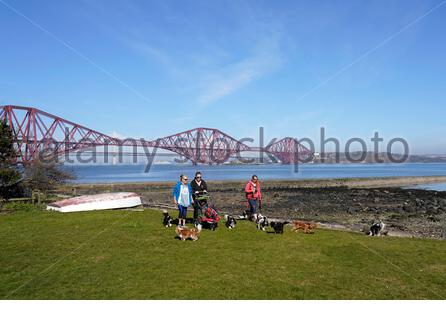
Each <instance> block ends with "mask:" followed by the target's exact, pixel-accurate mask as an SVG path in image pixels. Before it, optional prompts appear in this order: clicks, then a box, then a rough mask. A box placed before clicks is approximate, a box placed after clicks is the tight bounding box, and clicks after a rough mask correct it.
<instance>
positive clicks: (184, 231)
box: [175, 225, 201, 241]
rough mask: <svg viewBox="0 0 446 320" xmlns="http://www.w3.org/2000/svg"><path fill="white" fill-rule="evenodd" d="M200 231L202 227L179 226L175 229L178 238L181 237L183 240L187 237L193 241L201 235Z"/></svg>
mask: <svg viewBox="0 0 446 320" xmlns="http://www.w3.org/2000/svg"><path fill="white" fill-rule="evenodd" d="M199 226H201V225H199ZM200 232H201V228H200V227H198V228H192V229H189V228H187V227H182V226H178V227H177V228H176V229H175V233H176V234H177V236H178V238H180V240H182V241H186V240H187V239H191V240H192V241H197V240H198V237H199V236H200Z"/></svg>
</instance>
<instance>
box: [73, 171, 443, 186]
mask: <svg viewBox="0 0 446 320" xmlns="http://www.w3.org/2000/svg"><path fill="white" fill-rule="evenodd" d="M210 181H212V184H213V185H219V186H229V185H237V184H243V183H244V182H246V181H245V180H240V179H236V180H210ZM174 182H176V181H174V180H172V181H141V182H139V181H138V182H117V183H110V182H103V183H102V182H96V183H70V184H68V185H67V186H70V187H77V188H85V187H87V188H92V187H95V186H98V187H106V186H115V187H117V186H133V187H136V186H141V187H143V186H165V185H171V184H173V183H174ZM435 183H446V174H445V175H444V176H421V177H419V176H406V177H378V178H376V177H368V178H328V179H327V178H314V179H271V180H264V182H263V185H265V186H269V185H271V186H277V185H279V186H287V187H296V188H321V187H349V188H378V187H408V186H416V185H423V184H435Z"/></svg>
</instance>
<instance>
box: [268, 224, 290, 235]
mask: <svg viewBox="0 0 446 320" xmlns="http://www.w3.org/2000/svg"><path fill="white" fill-rule="evenodd" d="M286 224H288V222H286V221H284V222H281V221H273V222H271V223H270V225H271V228H273V229H274V233H276V234H283V227H284V226H285V225H286Z"/></svg>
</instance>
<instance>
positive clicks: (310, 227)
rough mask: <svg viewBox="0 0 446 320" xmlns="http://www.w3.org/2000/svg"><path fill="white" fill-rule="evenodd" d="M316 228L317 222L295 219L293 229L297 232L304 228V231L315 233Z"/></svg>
mask: <svg viewBox="0 0 446 320" xmlns="http://www.w3.org/2000/svg"><path fill="white" fill-rule="evenodd" d="M316 228H317V224H316V223H313V222H305V221H293V230H294V231H296V232H298V231H299V230H303V232H304V233H314V229H316Z"/></svg>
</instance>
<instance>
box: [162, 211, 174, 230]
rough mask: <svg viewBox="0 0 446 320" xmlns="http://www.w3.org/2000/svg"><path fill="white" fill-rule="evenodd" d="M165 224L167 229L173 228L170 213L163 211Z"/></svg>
mask: <svg viewBox="0 0 446 320" xmlns="http://www.w3.org/2000/svg"><path fill="white" fill-rule="evenodd" d="M163 215H164V218H163V224H164V226H165V227H166V228H170V227H171V226H172V217H171V216H170V215H169V212H167V210H163Z"/></svg>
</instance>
